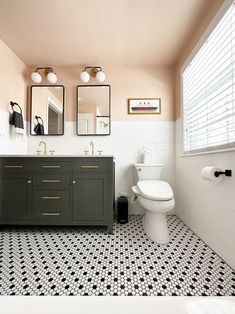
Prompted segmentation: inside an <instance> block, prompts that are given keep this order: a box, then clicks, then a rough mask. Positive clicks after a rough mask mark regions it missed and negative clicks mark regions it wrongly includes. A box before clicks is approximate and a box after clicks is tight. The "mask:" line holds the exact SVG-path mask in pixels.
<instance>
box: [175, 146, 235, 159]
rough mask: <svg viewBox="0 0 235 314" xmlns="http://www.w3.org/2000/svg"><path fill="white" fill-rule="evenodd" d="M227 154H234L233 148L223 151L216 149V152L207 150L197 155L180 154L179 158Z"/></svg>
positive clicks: (234, 148) (234, 149)
mask: <svg viewBox="0 0 235 314" xmlns="http://www.w3.org/2000/svg"><path fill="white" fill-rule="evenodd" d="M227 152H235V147H232V148H225V149H217V150H211V151H210V150H208V151H205V152H198V153H189V154H181V155H179V157H192V156H200V155H209V154H219V153H227Z"/></svg>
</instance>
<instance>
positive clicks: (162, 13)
mask: <svg viewBox="0 0 235 314" xmlns="http://www.w3.org/2000/svg"><path fill="white" fill-rule="evenodd" d="M222 2H223V0H0V37H1V38H2V39H3V40H4V41H5V42H6V43H7V44H8V45H9V47H10V48H11V49H12V50H13V51H14V52H15V53H16V54H17V55H18V56H19V57H20V58H21V59H22V60H23V61H24V62H25V63H26V64H27V65H35V64H42V65H46V64H49V65H51V66H53V65H60V66H74V65H83V64H86V65H87V64H93V65H95V64H97V65H99V64H101V65H138V66H139V65H155V66H157V65H161V66H165V65H174V64H175V63H176V61H177V60H178V59H179V57H180V54H181V53H182V51H183V50H184V48H185V46H186V43H187V42H188V40H189V39H190V35H191V34H192V33H193V31H195V30H196V28H197V26H198V25H199V23H200V21H201V19H202V18H203V16H204V15H205V14H206V13H207V12H208V10H210V9H211V8H212V7H213V6H218V3H222Z"/></svg>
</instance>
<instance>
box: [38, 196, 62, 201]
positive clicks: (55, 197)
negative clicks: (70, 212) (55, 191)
mask: <svg viewBox="0 0 235 314" xmlns="http://www.w3.org/2000/svg"><path fill="white" fill-rule="evenodd" d="M42 199H43V200H59V199H60V196H42Z"/></svg>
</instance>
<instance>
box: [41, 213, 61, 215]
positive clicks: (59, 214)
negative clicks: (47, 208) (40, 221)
mask: <svg viewBox="0 0 235 314" xmlns="http://www.w3.org/2000/svg"><path fill="white" fill-rule="evenodd" d="M59 215H60V213H42V216H59Z"/></svg>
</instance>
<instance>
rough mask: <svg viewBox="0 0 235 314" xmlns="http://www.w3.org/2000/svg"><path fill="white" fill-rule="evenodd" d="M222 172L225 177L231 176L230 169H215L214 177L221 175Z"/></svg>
mask: <svg viewBox="0 0 235 314" xmlns="http://www.w3.org/2000/svg"><path fill="white" fill-rule="evenodd" d="M222 174H224V175H225V177H231V176H232V170H228V169H226V170H224V171H215V173H214V176H215V177H216V178H218V177H219V176H221V175H222Z"/></svg>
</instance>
